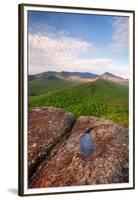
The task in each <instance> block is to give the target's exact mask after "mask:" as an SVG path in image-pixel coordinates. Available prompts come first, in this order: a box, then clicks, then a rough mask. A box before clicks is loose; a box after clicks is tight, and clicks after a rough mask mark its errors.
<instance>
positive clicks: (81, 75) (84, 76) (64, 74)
mask: <svg viewBox="0 0 138 200" xmlns="http://www.w3.org/2000/svg"><path fill="white" fill-rule="evenodd" d="M36 79H50V80H51V79H53V80H54V79H57V80H58V79H61V80H75V81H82V82H90V81H95V80H97V79H103V80H108V81H113V82H116V83H117V82H118V83H121V84H127V83H128V79H124V78H122V77H120V76H117V75H115V74H112V73H110V72H105V73H103V74H101V75H98V74H95V73H91V72H77V71H75V72H68V71H61V72H57V71H46V72H42V73H38V74H34V75H28V80H36Z"/></svg>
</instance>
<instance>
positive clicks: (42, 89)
mask: <svg viewBox="0 0 138 200" xmlns="http://www.w3.org/2000/svg"><path fill="white" fill-rule="evenodd" d="M76 84H79V82H78V81H68V80H61V79H53V80H48V79H37V80H31V81H28V91H29V96H37V95H41V94H44V93H47V92H49V91H53V90H57V89H59V88H64V87H68V86H73V85H76Z"/></svg>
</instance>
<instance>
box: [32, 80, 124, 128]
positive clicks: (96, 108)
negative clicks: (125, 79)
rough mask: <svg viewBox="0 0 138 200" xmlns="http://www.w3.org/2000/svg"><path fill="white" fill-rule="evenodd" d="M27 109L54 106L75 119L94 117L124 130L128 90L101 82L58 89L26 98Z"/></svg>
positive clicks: (110, 83) (121, 86) (107, 82)
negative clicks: (86, 116) (110, 122)
mask: <svg viewBox="0 0 138 200" xmlns="http://www.w3.org/2000/svg"><path fill="white" fill-rule="evenodd" d="M29 106H30V107H35V106H55V107H60V108H64V109H65V110H67V111H70V112H73V113H74V114H75V115H76V117H79V116H81V115H94V116H98V117H104V118H106V119H111V120H113V121H114V122H117V123H119V124H120V125H123V126H125V127H128V86H125V85H119V84H116V83H112V82H109V81H104V80H97V81H95V82H91V83H90V82H89V83H83V84H79V85H77V86H72V87H68V88H62V89H58V90H56V91H52V92H48V93H47V94H43V95H39V96H35V97H29Z"/></svg>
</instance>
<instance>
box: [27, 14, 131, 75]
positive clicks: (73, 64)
mask: <svg viewBox="0 0 138 200" xmlns="http://www.w3.org/2000/svg"><path fill="white" fill-rule="evenodd" d="M128 40H129V18H128V17H124V16H123V17H121V16H120V17H119V16H108V15H107V16H103V15H90V14H73V13H72V14H71V13H56V12H47V11H28V46H29V51H28V60H29V67H28V68H29V74H37V73H41V72H45V71H71V72H73V71H78V72H91V73H96V74H103V73H104V72H110V73H113V74H115V75H118V76H121V77H124V78H129V46H128V45H129V41H128Z"/></svg>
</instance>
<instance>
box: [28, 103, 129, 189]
mask: <svg viewBox="0 0 138 200" xmlns="http://www.w3.org/2000/svg"><path fill="white" fill-rule="evenodd" d="M86 132H89V134H90V135H91V137H92V139H93V143H94V146H93V150H92V153H91V154H90V155H88V156H85V155H84V154H83V153H82V152H81V146H80V141H81V138H82V137H83V135H84V134H85V133H86ZM28 140H29V149H28V155H29V156H28V157H29V160H28V161H29V162H28V163H29V165H28V170H29V175H30V176H29V188H43V187H58V186H76V185H91V184H107V183H108V184H109V183H123V182H128V177H129V174H128V171H129V169H128V162H129V161H128V129H126V128H123V127H121V126H119V125H117V124H115V123H113V122H112V121H109V120H104V119H101V118H97V117H93V116H82V117H80V118H78V119H77V120H75V118H74V115H73V114H71V113H68V112H65V111H64V110H62V109H57V108H52V107H50V108H41V109H31V110H30V111H29V136H28Z"/></svg>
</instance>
